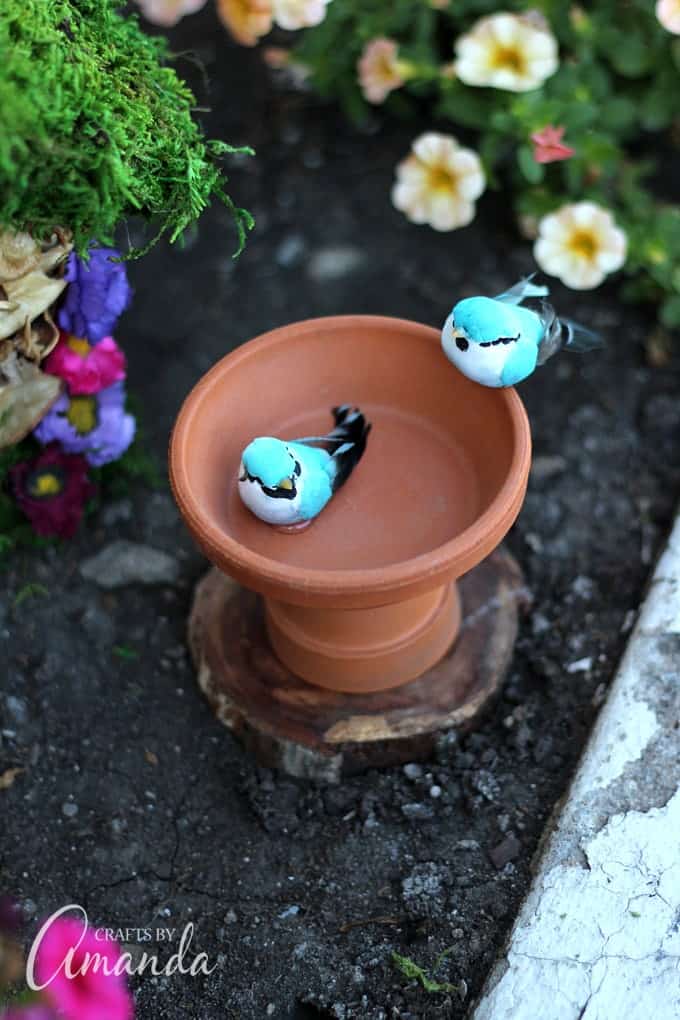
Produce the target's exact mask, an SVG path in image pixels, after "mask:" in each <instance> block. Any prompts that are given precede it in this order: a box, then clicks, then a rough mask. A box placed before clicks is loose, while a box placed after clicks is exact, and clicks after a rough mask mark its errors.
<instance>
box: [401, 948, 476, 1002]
mask: <svg viewBox="0 0 680 1020" xmlns="http://www.w3.org/2000/svg"><path fill="white" fill-rule="evenodd" d="M450 952H451V950H450V949H445V950H444V952H443V953H440V954H439V956H438V957H437V959H436V960H435V964H434V967H433V968H432V970H433V973H435V974H436V973H437V971H438V970H439V968H440V967H441V965H442V962H443V960H444V958H445V957H446V956H447V955H448V954H449V953H450ZM392 963H393V964H394V966H395V967H396V968H397V970H398V971H399V973H400V974H403V975H404V977H405V978H408V979H409V980H411V981H418V982H419V983H420V984H421V985H422V987H423V988H424V989H425V991H426V992H428V993H429V994H430V995H436V994H438V993H441V992H446V993H451V992H456V993H457V994H458V995H460V996H461V998H464V997H465V992H466V990H467V989H466V988H465V985H464V983H463V982H461V984H460V985H452V984H451V983H450V982H449V981H435V980H434V979H433V978H431V977H430V976H429V975H428V973H427V971H425V970H423V968H422V967H420V966H419V965H418V964H417V963H416V962H415V960H412V959H411V958H410V957H409V956H401V955H400V954H399V953H397V952H393V953H392Z"/></svg>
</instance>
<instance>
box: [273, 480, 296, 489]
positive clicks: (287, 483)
mask: <svg viewBox="0 0 680 1020" xmlns="http://www.w3.org/2000/svg"><path fill="white" fill-rule="evenodd" d="M276 488H277V489H288V491H289V492H290V490H291V489H292V488H293V483H292V482H291V480H290V478H283V479H281V481H280V482H279V484H278V485H277V486H276Z"/></svg>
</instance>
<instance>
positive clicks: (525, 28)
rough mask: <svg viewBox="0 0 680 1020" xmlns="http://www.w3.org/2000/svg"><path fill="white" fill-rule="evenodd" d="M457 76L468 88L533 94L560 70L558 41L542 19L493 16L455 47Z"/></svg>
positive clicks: (472, 29) (471, 31) (478, 23)
mask: <svg viewBox="0 0 680 1020" xmlns="http://www.w3.org/2000/svg"><path fill="white" fill-rule="evenodd" d="M455 49H456V64H455V66H456V73H457V75H458V77H459V78H460V80H461V81H462V82H464V83H465V84H466V85H479V86H488V87H490V88H494V89H506V90H507V91H508V92H529V91H530V90H531V89H536V88H538V87H539V86H540V85H542V84H543V82H544V81H545V80H546V78H549V77H550V76H551V75H552V74H554V73H555V71H556V70H557V68H558V65H559V61H558V53H557V40H556V38H555V36H554V35H553V34H552V32H551V31H550V27H549V26H548V23H547V22H544V21H543V19H542V18H540V19H539V18H536V17H532V16H530V15H521V14H505V13H500V14H491V15H489V16H488V17H486V18H480V20H479V21H477V22H475V24H474V25H473V26H472V28H471V30H470V31H469V32H468V33H467V34H466V35H462V36H460V38H459V39H458V40H457V41H456V44H455Z"/></svg>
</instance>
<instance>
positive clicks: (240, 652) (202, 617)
mask: <svg viewBox="0 0 680 1020" xmlns="http://www.w3.org/2000/svg"><path fill="white" fill-rule="evenodd" d="M459 589H460V593H461V598H462V602H463V606H464V610H463V613H464V615H463V623H462V626H461V629H460V635H459V637H458V640H457V641H456V644H455V646H454V647H453V648H452V649H451V650H450V651H449V652H448V653H447V654H446V655H445V657H444V658H443V659H442V660H441V661H440V662H439V663H438V664H437V665H436V666H435V667H434V668H432V669H430V670H428V671H427V672H426V673H425V674H424V675H423V676H421V677H420V678H419V679H417V680H415V681H413V682H411V683H408V684H406V685H404V686H401V687H398V688H393V689H391V690H385V691H380V692H378V693H373V694H366V693H362V694H347V693H341V692H337V691H331V690H326V689H323V688H322V687H320V686H317V685H314V686H312V685H310V684H308V683H306V682H305V681H303V680H300V679H299V678H298V677H296V676H294V675H293V674H292V673H291V672H290V671H289V670H287V669H286V668H285V667H284V666H283V665H282V664H281V662H280V661H279V659H278V658H277V657H276V656H275V655H274V654H273V652H272V650H271V646H270V643H269V641H268V638H267V634H266V630H265V620H264V612H263V607H262V600H261V599H260V598H258V596H256V595H255V594H253V593H252V592H249V591H247V590H245V589H243V588H241V587H240V586H239V585H237V584H236V583H235V582H234V581H232V580H230V579H229V578H227V577H225V576H224V575H223V574H221V573H220V572H219V571H218V570H216V569H213V570H211V571H210V572H209V573H208V574H207V575H206V576H205V578H204V579H203V580H202V581H201V582H200V584H199V586H198V588H197V590H196V595H195V599H194V605H193V609H192V612H191V617H190V623H189V639H190V645H191V651H192V655H193V657H194V661H195V663H196V667H197V670H198V676H199V684H200V686H201V688H202V689H203V691H204V693H205V694H206V696H207V697H208V699H209V701H210V702H211V704H212V705H213V708H214V709H215V713H216V715H217V717H218V718H219V719H220V720H221V721H222V722H223V723H224V724H225V725H226V726H227V727H228V728H229V729H230V730H232V731H233V732H234V733H235V734H236V736H238V737H239V739H240V740H242V742H243V743H244V744H245V745H246V746H247V747H249V748H250V749H251V750H253V751H254V752H255V753H256V755H257V757H258V759H259V760H260V761H261V762H262V764H265V765H268V766H270V767H275V768H280V769H283V770H284V771H286V772H288V773H289V774H290V775H294V776H298V777H301V778H311V779H316V780H320V781H337V780H339V779H340V778H341V777H342V776H343V775H348V774H351V773H352V772H356V771H359V770H361V769H363V768H367V767H370V766H381V765H389V764H396V763H398V762H404V761H413V760H414V759H418V758H425V757H427V756H429V755H431V753H432V751H433V749H434V747H435V744H436V742H437V740H438V739H439V738H440V736H441V734H442V732H444V731H446V730H448V729H451V728H454V729H456V730H458V731H462V730H465V729H467V728H469V727H470V726H472V725H473V724H474V722H475V720H476V719H477V718H478V717H479V715H480V713H481V712H482V711H483V710H484V708H485V707H486V706H487V705H488V704H489V702H490V701H491V700H492V698H493V697H494V695H495V694H496V693H497V691H498V690H499V687H500V685H501V682H502V679H503V676H504V674H505V671H506V669H507V667H508V664H509V662H510V658H511V656H512V649H513V645H514V642H515V637H516V633H517V616H518V607H519V606H520V605H521V603H522V601H523V599H524V597H525V594H524V587H523V582H522V576H521V573H520V570H519V567H518V566H517V564H516V562H515V561H514V559H513V558H512V557H511V556H510V555H509V554H508V553H507V552H505V551H503V550H498V551H496V552H495V553H493V554H492V555H491V556H489V557H488V558H487V559H486V560H485V561H484V562H483V563H481V564H480V565H479V566H478V567H476V568H475V569H474V570H472V571H471V572H470V573H469V574H467V575H466V576H465V577H464V578H463V579H462V580H461V581H460V582H459Z"/></svg>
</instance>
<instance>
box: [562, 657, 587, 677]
mask: <svg viewBox="0 0 680 1020" xmlns="http://www.w3.org/2000/svg"><path fill="white" fill-rule="evenodd" d="M592 666H593V659H592V656H590V655H589V656H587V657H586V658H584V659H577V660H576V662H570V663H569V665H568V666H567V667H566V670H567V673H588V672H590V670H591V669H592Z"/></svg>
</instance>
